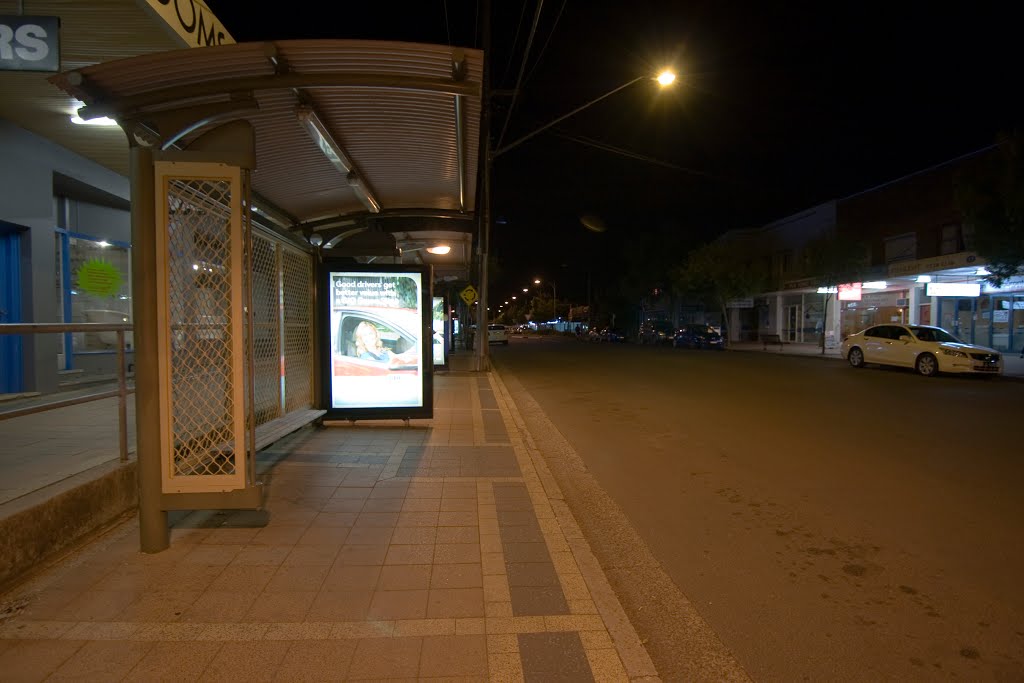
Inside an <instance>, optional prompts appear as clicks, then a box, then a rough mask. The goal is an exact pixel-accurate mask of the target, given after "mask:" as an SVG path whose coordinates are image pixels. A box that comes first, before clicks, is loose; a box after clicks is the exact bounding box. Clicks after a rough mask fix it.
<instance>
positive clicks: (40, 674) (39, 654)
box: [0, 640, 85, 681]
mask: <svg viewBox="0 0 1024 683" xmlns="http://www.w3.org/2000/svg"><path fill="white" fill-rule="evenodd" d="M83 645H85V643H84V642H83V641H80V640H19V641H16V642H15V643H14V644H13V645H11V646H10V647H8V648H6V649H5V650H4V651H3V652H0V671H3V674H4V680H11V681H41V680H43V679H45V678H46V677H47V676H48V675H49V674H51V673H53V672H54V671H56V670H57V669H58V668H59V667H60V666H61V665H62V664H63V663H64V662H66V661H67V660H68V658H70V657H72V656H73V655H74V654H75V653H76V652H77V651H78V650H79V649H80V648H82V647H83Z"/></svg>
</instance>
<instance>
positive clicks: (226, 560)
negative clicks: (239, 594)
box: [182, 543, 245, 566]
mask: <svg viewBox="0 0 1024 683" xmlns="http://www.w3.org/2000/svg"><path fill="white" fill-rule="evenodd" d="M244 547H245V546H244V545H241V544H237V543H232V544H225V545H202V544H200V545H195V546H190V548H191V549H190V550H189V552H188V554H187V555H185V557H184V558H183V559H182V562H184V563H186V564H200V565H206V566H227V565H229V564H231V562H232V560H234V559H235V557H237V556H238V553H239V552H241V550H242V548H244Z"/></svg>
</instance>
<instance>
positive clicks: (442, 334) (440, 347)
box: [433, 296, 448, 367]
mask: <svg viewBox="0 0 1024 683" xmlns="http://www.w3.org/2000/svg"><path fill="white" fill-rule="evenodd" d="M446 317H447V316H446V315H445V305H444V297H440V296H435V297H434V315H433V320H434V323H433V324H434V341H433V344H434V365H435V367H444V366H446V365H448V335H447V334H446V332H447V328H448V324H447V321H446V320H445V318H446Z"/></svg>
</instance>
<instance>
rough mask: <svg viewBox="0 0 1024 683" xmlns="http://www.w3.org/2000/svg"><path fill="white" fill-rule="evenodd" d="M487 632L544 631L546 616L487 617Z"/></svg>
mask: <svg viewBox="0 0 1024 683" xmlns="http://www.w3.org/2000/svg"><path fill="white" fill-rule="evenodd" d="M487 633H488V635H489V634H491V633H544V617H493V618H492V617H487Z"/></svg>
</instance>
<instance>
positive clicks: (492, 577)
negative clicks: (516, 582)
mask: <svg viewBox="0 0 1024 683" xmlns="http://www.w3.org/2000/svg"><path fill="white" fill-rule="evenodd" d="M483 581H484V599H485V600H486V601H487V602H509V601H511V600H512V597H511V596H510V595H509V591H508V580H507V578H506V576H505V575H502V574H485V575H484V577H483Z"/></svg>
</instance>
